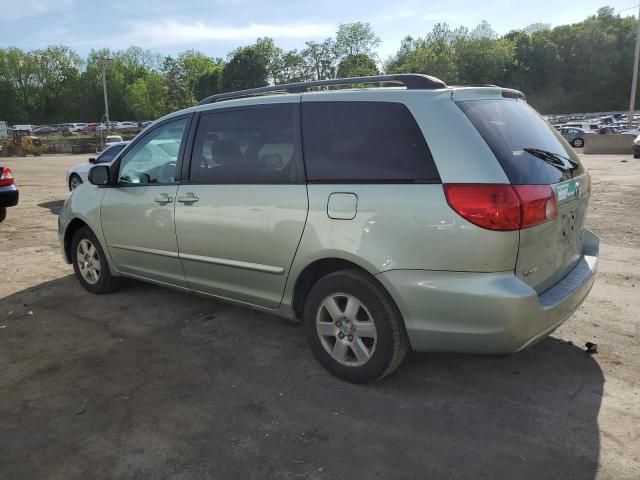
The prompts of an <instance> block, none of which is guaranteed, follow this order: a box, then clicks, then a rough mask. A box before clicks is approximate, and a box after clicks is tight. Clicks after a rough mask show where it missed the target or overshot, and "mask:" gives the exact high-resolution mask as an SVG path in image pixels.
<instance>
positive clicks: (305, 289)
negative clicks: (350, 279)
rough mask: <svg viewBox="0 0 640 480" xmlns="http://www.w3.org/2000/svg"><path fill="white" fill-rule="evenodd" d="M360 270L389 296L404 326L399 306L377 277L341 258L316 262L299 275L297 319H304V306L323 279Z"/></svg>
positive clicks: (295, 297) (295, 289) (294, 307)
mask: <svg viewBox="0 0 640 480" xmlns="http://www.w3.org/2000/svg"><path fill="white" fill-rule="evenodd" d="M347 269H351V270H358V271H360V272H361V273H364V274H365V275H366V276H367V277H369V278H370V279H371V280H372V281H373V282H374V283H375V284H377V285H378V287H380V289H381V290H382V291H383V292H384V293H385V294H386V295H387V298H388V299H389V301H390V302H391V304H392V305H393V306H394V308H395V309H396V311H397V313H398V315H399V318H400V319H401V320H402V323H403V324H404V319H403V317H402V313H401V312H400V309H399V308H398V305H397V303H396V301H395V299H394V298H393V296H392V295H391V292H389V290H388V289H387V288H386V287H385V286H384V285H383V284H382V283H381V282H380V280H378V278H376V276H375V275H374V274H373V273H372V272H371V271H369V270H368V269H367V268H365V267H363V266H362V265H359V264H357V263H355V262H353V261H351V260H346V259H344V258H339V257H326V258H320V259H317V260H314V261H313V262H311V263H309V264H308V265H307V266H306V267H304V268H303V269H302V270H301V271H300V273H299V274H298V275H297V277H296V280H295V282H294V285H293V292H292V296H291V308H292V310H293V313H294V316H295V318H297V319H298V320H301V319H302V314H303V311H304V304H305V300H306V298H307V295H308V293H309V291H310V290H311V287H313V285H314V284H315V283H316V282H317V281H318V280H320V279H321V278H322V277H324V276H326V275H329V274H330V273H334V272H337V271H340V270H347Z"/></svg>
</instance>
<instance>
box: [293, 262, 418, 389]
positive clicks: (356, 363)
mask: <svg viewBox="0 0 640 480" xmlns="http://www.w3.org/2000/svg"><path fill="white" fill-rule="evenodd" d="M304 324H305V333H306V336H307V341H308V342H309V346H310V347H311V350H312V351H313V353H314V355H315V356H316V358H317V359H318V361H319V362H320V363H321V364H322V365H323V366H324V367H325V368H326V369H327V370H329V371H330V372H331V373H332V374H334V375H335V376H337V377H339V378H341V379H343V380H346V381H348V382H352V383H367V382H372V381H375V380H379V379H381V378H382V377H384V376H386V375H388V374H390V373H391V372H393V371H394V370H395V369H396V368H398V366H400V364H401V363H402V361H403V360H404V358H405V356H406V354H407V351H408V349H409V341H408V339H407V335H406V333H405V330H404V325H403V323H402V319H401V318H400V314H399V313H398V311H397V309H396V307H395V306H394V305H393V303H392V301H391V299H390V298H389V297H388V295H387V293H386V292H385V291H384V290H383V289H382V287H381V286H380V285H378V283H377V282H375V281H374V280H373V279H372V278H370V277H369V276H368V275H367V274H365V273H363V272H360V271H358V270H341V271H338V272H335V273H332V274H329V275H327V276H325V277H323V278H321V279H320V280H319V281H318V282H317V283H316V284H315V285H314V286H313V287H312V288H311V291H310V292H309V294H308V296H307V299H306V301H305V306H304Z"/></svg>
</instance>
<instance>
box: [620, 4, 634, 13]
mask: <svg viewBox="0 0 640 480" xmlns="http://www.w3.org/2000/svg"><path fill="white" fill-rule="evenodd" d="M638 7H640V3H638V4H636V5H632V6H631V7H627V8H621V9H620V10H616V13H621V12H626V11H627V10H631V9H634V8H638Z"/></svg>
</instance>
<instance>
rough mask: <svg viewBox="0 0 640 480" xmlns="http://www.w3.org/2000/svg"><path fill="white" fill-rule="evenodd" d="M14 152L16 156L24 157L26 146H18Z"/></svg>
mask: <svg viewBox="0 0 640 480" xmlns="http://www.w3.org/2000/svg"><path fill="white" fill-rule="evenodd" d="M13 153H14V155H15V156H16V157H24V148H22V147H16V149H15V151H14V152H13Z"/></svg>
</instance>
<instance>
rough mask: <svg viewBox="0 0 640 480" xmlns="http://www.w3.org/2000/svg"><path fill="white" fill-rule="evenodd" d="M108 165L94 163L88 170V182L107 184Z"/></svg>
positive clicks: (99, 184)
mask: <svg viewBox="0 0 640 480" xmlns="http://www.w3.org/2000/svg"><path fill="white" fill-rule="evenodd" d="M109 178H110V175H109V167H108V166H107V165H96V166H95V167H92V168H91V170H89V183H91V184H92V185H98V186H104V185H109Z"/></svg>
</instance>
